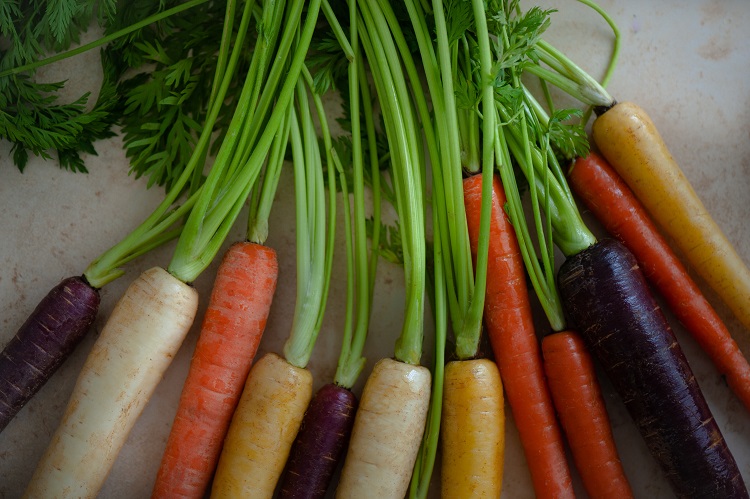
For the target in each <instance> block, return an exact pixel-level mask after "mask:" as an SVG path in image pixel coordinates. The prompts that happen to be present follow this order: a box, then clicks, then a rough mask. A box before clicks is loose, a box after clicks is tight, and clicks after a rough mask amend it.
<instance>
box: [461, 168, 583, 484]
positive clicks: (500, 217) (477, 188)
mask: <svg viewBox="0 0 750 499" xmlns="http://www.w3.org/2000/svg"><path fill="white" fill-rule="evenodd" d="M480 179H481V177H479V176H473V177H469V178H467V179H466V180H464V199H465V203H466V206H467V209H466V213H467V217H468V222H469V234H470V236H471V241H472V250H473V251H474V248H475V247H476V246H475V245H476V241H477V239H478V236H479V230H478V227H479V216H478V215H479V210H478V209H477V208H478V207H479V204H480V203H481V182H480ZM492 190H493V196H492V215H493V216H492V219H491V224H490V249H489V251H490V253H489V255H490V256H489V264H488V272H487V297H486V303H485V309H484V321H485V327H486V328H487V333H488V335H489V339H490V343H491V345H492V349H493V351H494V353H495V359H496V361H497V364H498V367H499V369H500V376H501V378H502V380H503V386H504V388H505V393H506V398H507V400H508V404H509V405H510V408H511V411H512V412H513V418H514V421H515V422H516V426H517V427H518V432H519V435H520V438H521V444H522V445H523V448H524V454H525V455H526V460H527V461H528V465H529V471H530V473H531V478H532V481H533V484H534V490H535V492H536V494H537V496H539V497H573V484H572V478H571V475H570V470H569V468H568V464H567V461H566V458H565V446H564V442H563V436H562V432H561V430H560V426H559V424H558V421H557V419H556V417H555V409H554V405H553V402H552V398H551V395H550V392H549V387H548V386H547V380H546V379H545V375H544V367H543V365H542V356H541V351H540V347H539V341H538V340H537V337H536V334H535V332H534V324H533V319H532V312H531V305H530V302H529V298H528V291H527V287H526V281H525V276H524V267H523V265H524V264H523V260H522V258H521V252H520V248H519V246H518V241H517V240H516V238H515V235H514V231H513V227H512V226H511V225H510V222H509V221H508V219H507V217H506V214H505V213H504V211H503V205H504V204H505V194H504V193H503V188H502V186H501V184H500V181H499V180H498V179H497V178H495V180H494V182H493V189H492Z"/></svg>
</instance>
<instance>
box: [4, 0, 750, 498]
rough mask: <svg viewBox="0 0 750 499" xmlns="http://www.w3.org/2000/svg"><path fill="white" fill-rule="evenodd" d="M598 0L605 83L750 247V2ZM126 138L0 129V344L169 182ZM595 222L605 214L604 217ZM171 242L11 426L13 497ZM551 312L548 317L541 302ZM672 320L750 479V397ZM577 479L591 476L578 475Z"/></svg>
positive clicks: (283, 317) (149, 424)
mask: <svg viewBox="0 0 750 499" xmlns="http://www.w3.org/2000/svg"><path fill="white" fill-rule="evenodd" d="M526 4H528V2H527V3H526ZM601 4H602V6H603V7H604V8H605V9H606V10H607V11H608V12H609V13H610V14H611V15H612V16H613V18H614V19H615V21H616V22H617V23H618V25H619V26H620V29H621V32H622V43H623V46H622V53H621V56H620V63H619V66H618V68H617V70H616V72H615V74H614V78H613V80H612V82H611V85H610V87H609V89H610V90H611V92H612V93H613V94H614V95H615V97H616V98H618V99H620V100H633V101H635V102H637V103H639V104H640V105H641V106H642V107H644V108H645V109H646V110H647V111H648V112H649V114H650V115H651V117H652V119H653V120H654V122H655V123H656V125H657V126H658V127H659V129H660V131H661V133H662V135H663V136H664V138H665V140H666V142H667V143H668V145H669V147H670V148H671V151H672V153H673V155H674V156H675V158H676V159H677V161H678V162H679V164H681V165H682V167H683V168H684V170H685V173H686V175H687V176H688V178H689V179H690V181H691V182H692V183H693V185H694V186H695V188H696V190H697V191H698V193H699V195H700V196H701V198H702V199H703V201H704V203H705V204H706V205H707V207H708V208H709V210H710V211H711V213H712V214H713V216H714V217H715V219H716V220H717V222H718V223H719V225H720V226H721V227H722V228H723V229H724V230H725V231H726V233H727V235H728V237H729V239H730V240H731V241H732V243H733V244H734V245H735V247H736V249H737V250H738V252H739V253H740V254H741V256H742V257H743V258H744V259H745V261H746V262H748V263H750V225H749V224H748V222H747V220H748V219H749V218H750V200H749V199H750V48H748V45H747V35H746V27H747V26H748V25H750V3H747V2H746V1H744V0H725V1H720V0H713V1H706V0H689V1H687V2H681V1H677V0H660V1H658V2H653V1H650V0H634V1H630V2H625V1H616V0H603V1H602V2H601ZM545 5H546V4H545ZM553 5H554V6H555V7H557V8H558V9H559V10H560V12H558V13H557V14H555V15H554V18H553V19H554V27H553V30H552V32H551V33H550V34H549V37H548V38H549V39H551V40H553V41H554V42H555V43H557V44H558V45H559V47H561V48H562V49H563V50H565V51H567V52H568V53H569V54H571V55H572V56H573V57H574V59H575V60H577V61H579V63H580V65H581V66H583V67H584V69H587V70H588V71H590V72H591V73H592V74H594V75H595V76H599V75H600V74H601V71H602V68H603V67H604V64H605V61H606V59H607V57H608V55H609V50H610V47H611V39H610V33H609V31H608V28H607V26H606V25H605V23H604V22H603V21H601V19H600V18H598V17H597V16H596V14H594V13H592V12H591V11H590V10H588V9H587V8H586V7H584V6H582V5H581V4H579V3H577V2H574V1H572V0H566V1H563V0H557V1H555V2H554V4H553ZM98 68H99V66H98V64H97V63H96V59H95V55H94V54H87V55H85V56H82V57H79V58H77V59H73V60H70V61H68V62H66V63H64V64H61V65H58V66H56V67H54V68H47V69H46V70H45V72H46V73H42V74H46V75H48V76H49V77H50V78H59V77H63V78H71V85H74V87H73V88H74V89H76V91H80V90H82V89H92V90H94V89H95V85H96V81H97V78H98V77H99V75H98V74H97V73H96V71H97V70H98ZM121 145H122V144H121V141H120V139H119V138H114V139H112V140H110V141H107V142H105V143H100V144H98V146H97V151H98V153H99V155H98V156H96V157H89V158H87V164H88V166H89V169H90V173H89V174H88V175H74V174H71V173H68V172H64V171H60V170H58V169H56V168H55V167H53V166H52V165H49V164H44V163H43V162H42V161H41V160H38V159H34V160H33V161H32V162H31V164H29V166H28V168H27V169H26V172H25V173H23V174H21V173H19V172H18V171H17V170H16V169H15V167H14V166H13V165H12V163H11V160H10V158H9V155H8V151H9V147H8V144H5V143H3V144H0V173H1V175H2V176H1V177H0V234H1V237H0V303H1V304H2V305H0V310H2V313H0V344H5V343H6V342H7V341H8V340H9V339H10V338H11V337H12V336H13V334H15V331H16V329H17V328H18V327H19V326H20V325H21V324H22V323H23V321H24V320H25V318H26V317H27V316H28V314H29V313H30V312H31V311H32V310H33V308H34V306H35V305H36V303H38V301H39V300H40V299H41V298H42V297H43V296H44V295H45V294H46V293H47V291H48V290H49V289H50V288H51V287H52V286H54V285H55V284H56V283H57V282H58V281H60V280H61V279H62V278H64V277H67V276H70V275H78V274H80V273H82V272H83V270H84V269H85V268H86V266H87V265H88V263H89V262H90V261H91V260H92V259H93V258H95V257H96V256H97V255H98V254H100V253H101V252H102V251H104V250H105V249H106V248H108V247H109V246H110V245H112V244H114V243H115V242H117V241H118V240H119V239H120V238H122V237H123V236H124V235H125V234H126V233H127V232H128V231H129V230H130V229H132V228H133V227H134V226H135V225H136V224H137V223H138V222H139V221H141V220H142V219H143V218H144V217H145V216H146V215H147V214H148V213H150V211H151V210H152V209H153V208H154V207H155V206H156V205H157V203H158V202H159V200H160V198H161V195H162V193H161V192H160V191H159V190H158V189H151V190H147V189H146V188H145V182H144V181H143V180H142V179H140V180H137V179H134V178H132V177H130V176H128V174H127V172H128V164H127V161H126V159H125V157H124V154H123V151H122V148H121ZM290 180H291V178H290V176H289V172H287V174H285V176H284V177H283V178H282V187H281V188H280V189H279V192H278V194H277V203H276V204H275V206H274V211H273V214H272V220H271V227H270V237H269V239H268V244H269V245H271V246H273V247H274V248H276V249H277V251H278V252H279V259H280V279H279V286H278V291H277V295H276V299H275V303H274V307H273V310H272V313H271V317H270V320H269V323H268V328H267V331H266V334H265V337H264V340H263V342H262V344H261V351H260V352H259V355H261V354H262V353H264V352H265V351H277V352H279V351H280V349H281V347H282V345H283V342H284V340H285V338H286V335H287V334H288V331H289V327H290V324H291V315H292V311H293V306H294V298H295V270H294V231H295V228H294V218H293V215H294V211H293V207H294V199H293V189H292V187H291V182H290ZM243 223H244V216H243V217H242V219H241V220H240V222H239V224H238V227H237V228H235V230H234V232H233V233H232V234H230V237H229V240H230V241H232V240H235V239H237V238H241V237H242V234H243V226H242V225H243ZM591 226H592V227H593V228H595V229H596V230H598V227H597V226H596V224H595V223H594V222H593V221H591ZM341 249H342V246H341V245H339V250H341ZM172 250H173V245H168V246H166V247H164V248H162V249H160V250H157V251H156V252H154V253H153V254H150V255H148V256H147V257H145V258H142V259H140V260H138V261H136V262H133V263H132V264H130V265H128V267H127V274H126V275H125V276H123V277H122V278H120V279H119V280H117V281H115V282H113V283H112V284H110V285H108V286H106V287H105V288H104V290H103V291H102V307H101V311H100V314H99V319H98V320H97V322H96V324H95V325H94V327H93V330H92V331H91V332H90V333H89V335H88V336H87V338H86V339H85V340H84V341H83V343H82V344H81V345H80V347H79V348H78V349H77V351H76V352H75V353H74V354H73V356H72V357H71V358H70V359H69V360H68V361H67V362H66V363H65V364H64V366H63V367H62V368H61V369H60V370H59V371H58V372H57V373H56V374H55V375H54V376H53V378H52V379H51V380H50V381H49V383H48V384H47V385H46V386H45V387H44V388H43V389H42V390H41V392H40V393H39V394H38V395H37V396H36V397H35V398H34V399H33V400H32V401H31V402H30V403H29V404H28V405H27V406H26V407H25V408H24V409H23V410H22V411H21V412H20V414H19V415H18V416H17V417H16V419H15V420H14V421H13V422H11V424H10V425H9V426H8V427H7V428H6V429H5V431H4V432H2V433H1V434H0V497H5V498H15V497H19V496H20V494H21V493H22V491H23V489H24V487H25V485H26V483H27V481H28V480H29V478H30V476H31V474H32V472H33V469H34V466H35V464H36V462H37V460H38V459H39V457H40V456H41V454H42V453H43V451H44V449H45V447H46V445H47V443H48V441H49V438H50V436H51V434H52V432H53V431H54V429H55V427H56V425H57V422H58V421H59V419H60V417H61V415H62V413H63V411H64V407H65V404H66V402H67V398H68V395H69V393H70V390H71V389H72V386H73V383H74V382H75V378H76V375H77V373H78V371H79V369H80V367H81V365H82V363H83V360H84V358H85V356H86V355H87V353H88V352H89V350H90V349H91V346H92V344H93V341H94V339H95V337H96V335H97V333H98V332H99V331H100V330H101V328H102V326H103V323H104V321H105V320H106V317H107V316H108V313H109V311H110V310H111V309H112V307H113V305H114V303H115V301H116V299H117V298H118V297H119V296H120V294H121V293H122V292H123V290H124V289H125V287H126V286H127V284H129V283H130V282H131V281H132V280H133V279H134V278H135V276H137V275H138V274H139V273H140V272H141V271H143V270H145V269H147V268H149V267H151V266H153V265H167V264H168V262H169V258H170V256H171V253H172ZM336 260H337V264H336V268H335V269H334V277H333V278H334V281H333V284H332V288H331V295H330V298H329V310H328V312H327V314H326V319H325V323H324V326H323V330H322V332H321V335H320V338H319V340H318V344H317V346H316V349H315V352H314V354H313V357H312V361H311V363H310V368H311V369H312V371H313V374H314V377H315V380H316V386H319V385H320V384H322V383H325V382H327V381H329V380H330V379H331V377H332V375H333V372H334V370H335V363H336V358H337V356H338V348H339V344H340V343H339V339H340V334H341V330H342V327H343V310H344V296H345V286H346V283H345V272H344V269H343V266H342V263H343V257H341V258H337V259H336ZM214 271H215V264H214V265H212V266H211V267H209V269H208V270H206V271H205V272H204V273H203V275H201V277H200V278H199V279H198V280H197V281H196V283H195V285H196V287H197V288H198V290H199V292H200V294H201V297H202V302H203V303H202V307H201V310H200V312H199V314H200V315H202V311H203V307H204V306H205V302H206V299H207V296H208V292H209V290H210V287H211V282H212V275H213V272H214ZM402 281H403V280H402V275H401V272H400V270H399V269H398V268H397V267H395V266H391V265H389V264H387V263H383V264H382V265H381V267H380V276H379V279H378V282H377V288H376V302H375V308H374V312H373V313H374V318H375V319H374V321H373V324H372V330H371V337H370V340H369V342H368V346H367V350H366V351H367V355H368V358H369V359H370V362H369V364H368V366H367V368H366V370H367V371H369V369H370V368H371V367H372V364H373V363H374V362H375V361H376V360H377V359H378V358H379V357H381V356H390V355H391V354H392V350H393V344H394V341H395V339H396V336H397V335H398V332H399V330H400V325H401V310H402V308H403V291H402ZM701 284H702V283H701ZM704 289H705V286H704ZM706 294H707V296H708V298H709V300H711V301H712V303H714V304H715V306H716V308H717V310H718V311H719V313H720V314H721V316H722V317H723V318H724V319H725V321H726V323H727V325H728V327H729V328H730V330H731V331H732V333H733V334H734V336H735V338H736V340H737V341H738V343H739V344H740V346H741V347H742V348H743V350H744V351H745V352H750V332H749V331H746V330H744V329H743V328H742V327H741V326H740V325H739V323H738V322H737V321H736V320H735V319H733V318H732V317H731V316H730V314H729V312H728V310H727V309H726V308H725V307H724V306H722V305H721V304H719V303H718V302H717V301H716V297H715V295H713V294H712V293H711V292H710V291H708V290H706ZM670 319H671V320H672V321H673V322H674V319H673V318H672V317H671V316H670ZM429 324H430V323H429V321H428V335H429V332H430V330H431V329H429ZM539 324H540V326H542V327H543V324H544V321H543V320H542V319H541V317H539ZM674 326H675V330H676V332H677V335H678V337H679V340H680V342H681V343H682V345H683V348H684V350H685V351H686V353H687V356H688V358H689V361H690V363H691V365H692V367H693V369H694V371H695V374H696V376H697V378H698V380H699V382H700V385H701V387H702V388H703V390H704V393H705V395H706V397H707V399H708V402H709V404H710V406H711V408H712V410H713V411H714V415H715V416H716V419H717V421H718V423H719V425H720V427H721V429H722V431H723V432H724V435H725V437H726V439H727V440H728V442H729V446H730V448H731V449H732V451H733V452H734V454H735V457H736V459H737V461H738V464H739V466H740V470H741V472H742V473H743V475H744V478H745V480H746V481H747V482H748V483H750V413H748V411H747V410H745V409H744V408H743V407H742V405H741V404H740V403H739V401H738V400H737V399H736V397H734V396H733V395H732V393H731V392H730V391H729V389H728V388H727V386H726V384H725V383H724V382H723V380H722V378H721V377H720V376H719V375H718V374H717V372H716V370H715V369H714V368H713V366H712V365H711V364H710V362H709V361H708V359H707V358H706V356H705V355H704V354H703V353H702V352H701V351H700V350H699V348H698V347H697V345H696V344H695V342H694V341H692V339H691V338H689V337H688V336H687V334H686V333H685V331H684V330H683V329H682V328H681V327H680V326H679V325H678V324H676V323H675V324H674ZM542 327H540V331H542V330H543V329H542ZM196 336H197V330H196V328H194V329H193V331H192V332H191V333H190V335H189V336H188V339H187V340H186V342H185V343H184V345H183V347H182V349H181V350H180V352H179V354H178V355H177V357H176V358H175V360H174V362H173V364H172V366H171V368H170V369H169V371H168V372H167V374H166V376H165V378H164V380H163V382H162V383H161V384H160V385H159V387H158V389H157V392H156V394H155V395H154V397H153V398H152V400H151V401H150V403H149V404H148V405H147V407H146V409H145V411H144V413H143V415H142V417H141V418H140V420H139V421H138V423H137V424H136V426H135V428H134V429H133V431H132V433H131V434H130V437H129V438H128V441H127V443H126V445H125V447H124V449H123V450H122V452H121V454H120V456H119V458H118V459H117V461H116V463H115V465H114V468H113V469H112V472H111V474H110V476H109V479H108V480H107V482H106V484H105V486H104V488H103V490H102V491H101V494H100V496H101V497H104V498H141V497H148V495H149V494H150V490H151V485H152V483H153V480H154V477H155V475H156V469H157V466H158V463H159V460H160V458H161V452H162V450H163V446H164V444H165V441H166V437H167V434H168V432H169V427H170V424H171V420H172V417H173V415H174V411H175V408H176V404H177V399H178V396H179V392H180V388H181V383H182V380H183V379H184V377H185V374H186V371H187V366H188V362H189V359H190V355H191V352H192V349H193V347H194V345H195V341H196ZM427 357H428V354H426V356H425V358H426V359H427ZM363 378H364V377H363ZM363 381H364V380H363V379H362V381H361V383H360V384H359V385H358V386H357V387H356V390H357V391H359V390H361V386H362V383H363ZM603 388H604V392H605V397H606V400H607V403H608V406H609V409H610V411H611V418H612V423H613V426H614V431H615V436H616V439H617V444H618V446H619V448H620V451H621V457H622V460H623V462H624V466H625V469H626V472H627V474H628V476H629V478H630V479H631V481H632V484H633V487H634V490H635V492H636V495H637V496H638V497H648V498H666V497H671V492H670V490H669V487H668V485H667V484H666V482H665V480H664V478H663V476H662V473H661V472H660V470H659V469H657V467H656V465H655V464H654V462H653V460H652V458H651V457H650V456H649V454H648V452H647V451H646V449H645V446H644V445H643V443H642V442H641V440H640V437H639V436H638V434H637V432H636V430H635V429H634V427H633V425H632V423H631V421H630V419H629V418H628V416H627V414H626V413H625V412H624V409H623V407H622V404H621V403H620V402H619V400H618V399H617V397H616V395H615V394H614V393H613V391H612V389H611V387H610V386H609V385H608V383H607V382H606V380H604V381H603ZM507 432H508V434H507V448H506V466H505V480H504V497H511V498H531V497H533V492H532V490H531V487H530V479H529V475H528V471H527V470H526V464H525V461H524V458H523V454H522V452H521V449H520V445H519V442H518V437H517V434H516V431H515V427H514V425H513V421H512V418H509V421H508V424H507ZM576 486H577V487H578V489H579V490H580V486H579V484H578V483H577V485H576ZM581 496H582V497H583V496H584V494H583V492H582V491H581Z"/></svg>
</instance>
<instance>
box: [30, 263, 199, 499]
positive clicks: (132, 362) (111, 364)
mask: <svg viewBox="0 0 750 499" xmlns="http://www.w3.org/2000/svg"><path fill="white" fill-rule="evenodd" d="M197 309H198V293H197V292H196V291H195V289H194V288H192V287H191V286H188V285H187V284H185V283H183V282H181V281H179V280H178V279H176V278H174V277H173V276H172V275H170V274H169V273H168V272H167V271H166V270H164V269H161V268H158V267H155V268H152V269H149V270H147V271H145V272H144V273H142V274H141V275H140V276H139V277H138V278H137V279H136V280H134V281H133V282H132V283H131V284H130V286H129V287H128V289H127V290H126V291H125V294H124V295H123V296H122V298H121V299H120V300H119V301H118V302H117V305H116V306H115V308H114V310H113V311H112V314H111V315H110V317H109V320H108V321H107V324H106V325H105V326H104V329H103V330H102V332H101V334H100V335H99V338H97V340H96V342H95V343H94V346H93V348H92V349H91V353H90V354H89V356H88V357H87V358H86V361H85V363H84V365H83V368H82V369H81V372H80V374H79V376H78V380H77V381H76V384H75V387H74V388H73V393H72V394H71V396H70V400H69V402H68V406H67V408H66V410H65V413H64V415H63V417H62V421H61V423H60V425H59V426H58V428H57V430H56V431H55V434H54V435H53V436H52V440H51V442H50V444H49V447H48V448H47V451H46V452H45V454H44V456H42V459H41V460H40V462H39V464H38V465H37V468H36V471H35V472H34V475H33V477H32V478H31V482H30V483H29V486H28V488H27V489H26V492H25V494H24V497H27V498H37V497H95V496H96V494H97V493H98V491H99V489H100V488H101V486H102V485H103V484H104V481H105V480H106V478H107V474H108V473H109V470H110V469H111V467H112V464H113V463H114V461H115V459H116V458H117V455H118V453H119V451H120V449H121V448H122V446H123V444H124V443H125V440H126V439H127V436H128V433H129V432H130V430H131V428H132V427H133V425H134V424H135V422H136V420H137V419H138V416H140V414H141V412H142V410H143V408H144V407H145V405H146V403H147V402H148V400H149V398H150V397H151V394H152V393H153V392H154V390H155V389H156V385H157V384H158V383H159V381H161V378H162V376H163V374H164V372H165V371H166V369H167V367H169V364H170V363H171V361H172V358H173V357H174V355H175V354H176V353H177V350H178V349H179V347H180V345H181V344H182V341H183V340H184V338H185V336H186V335H187V332H188V331H189V329H190V326H191V325H192V323H193V319H194V318H195V314H196V312H197Z"/></svg>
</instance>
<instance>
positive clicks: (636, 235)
mask: <svg viewBox="0 0 750 499" xmlns="http://www.w3.org/2000/svg"><path fill="white" fill-rule="evenodd" d="M568 178H569V179H570V185H571V187H572V188H573V190H574V192H575V193H576V195H577V196H578V197H580V198H581V200H582V201H583V202H584V204H585V205H586V207H587V208H588V209H589V210H591V212H592V213H593V214H594V215H595V216H596V218H597V219H598V220H599V221H600V222H601V223H602V225H603V226H604V228H605V229H606V230H607V231H608V232H609V233H610V234H611V235H612V236H613V237H615V238H617V239H618V240H619V241H620V242H621V243H622V244H624V245H625V246H626V247H627V248H628V249H629V250H630V251H631V252H632V253H633V255H634V256H635V257H636V259H637V260H638V265H639V266H640V268H641V269H642V270H643V274H644V275H645V276H646V279H648V280H649V282H650V283H651V284H652V285H653V286H654V287H655V288H656V289H657V290H658V291H659V293H660V294H661V295H662V297H663V298H664V300H665V301H666V303H667V305H668V306H669V309H670V310H671V311H672V313H674V315H675V317H676V318H677V320H679V321H680V322H681V323H682V324H683V326H684V327H685V329H686V330H687V331H688V333H690V334H691V335H692V336H693V338H694V339H695V340H696V341H697V342H698V344H699V345H700V347H701V348H702V349H703V351H704V352H706V354H707V355H708V356H709V358H710V359H711V360H712V362H713V363H714V365H715V366H716V368H717V370H718V371H719V373H720V374H722V375H724V376H725V378H726V381H727V384H728V385H729V387H730V388H731V389H732V390H733V391H734V393H735V394H736V395H737V397H738V398H739V399H740V400H741V401H742V403H743V404H744V405H745V407H746V408H747V409H748V410H750V364H749V363H748V361H747V359H746V358H745V356H744V355H743V354H742V352H741V351H740V348H739V346H738V345H737V343H736V342H735V341H734V339H733V338H732V336H731V334H730V332H729V330H728V329H727V327H726V325H725V324H724V322H723V321H722V320H721V318H720V317H719V315H718V314H717V313H716V310H714V308H713V307H712V306H711V304H710V303H709V302H708V300H707V299H706V298H705V296H703V293H701V290H700V288H699V287H698V285H697V284H696V283H695V281H693V279H692V278H691V277H690V274H688V272H687V269H686V268H685V266H684V265H683V264H682V262H681V261H680V260H679V258H678V257H677V255H676V254H675V253H674V252H673V251H672V249H671V248H670V247H669V244H667V242H666V240H665V239H664V237H662V235H661V233H660V232H659V230H658V229H657V227H656V225H655V224H654V223H653V222H652V221H651V218H650V217H649V215H648V213H647V212H646V209H645V208H644V207H643V205H642V204H641V203H640V202H639V201H638V199H637V198H636V197H635V195H634V194H633V192H632V190H630V188H629V187H628V186H627V184H626V183H625V181H624V180H623V179H622V178H621V177H620V176H619V175H618V174H617V172H616V171H615V170H614V169H613V168H612V167H611V166H610V165H609V164H608V163H607V162H606V160H605V159H604V158H602V157H601V156H599V155H598V154H596V153H593V152H592V153H590V154H589V156H587V157H586V158H578V159H577V160H576V162H575V165H574V166H573V168H572V169H571V171H570V173H569V174H568Z"/></svg>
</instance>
